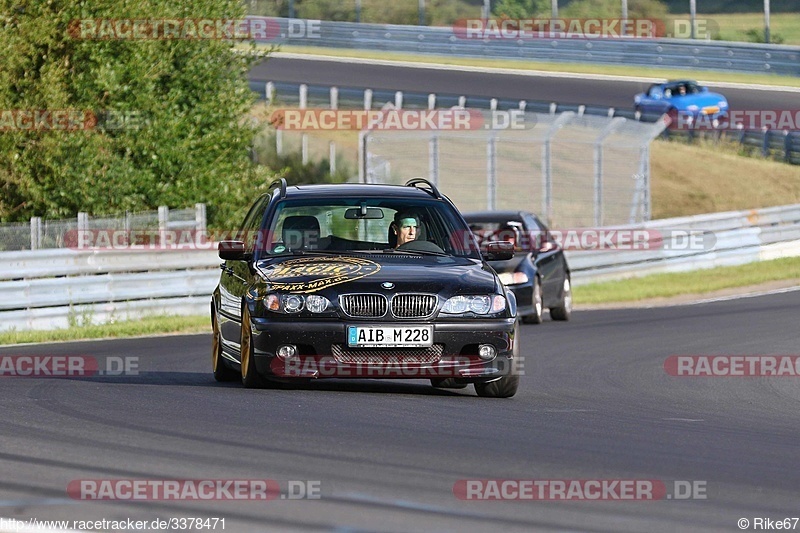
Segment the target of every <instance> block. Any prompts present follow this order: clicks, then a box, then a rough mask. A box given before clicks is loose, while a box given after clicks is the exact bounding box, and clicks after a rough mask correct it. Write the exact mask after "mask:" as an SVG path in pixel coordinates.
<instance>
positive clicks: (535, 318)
mask: <svg viewBox="0 0 800 533" xmlns="http://www.w3.org/2000/svg"><path fill="white" fill-rule="evenodd" d="M532 300H533V302H532V303H533V313H532V314H530V315H524V316H523V317H522V321H523V322H524V323H526V324H541V323H542V311H543V309H544V306H543V304H542V282H541V281H539V276H534V277H533V297H532Z"/></svg>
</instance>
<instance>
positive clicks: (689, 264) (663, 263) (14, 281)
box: [0, 204, 800, 331]
mask: <svg viewBox="0 0 800 533" xmlns="http://www.w3.org/2000/svg"><path fill="white" fill-rule="evenodd" d="M628 228H633V226H629V227H628ZM636 228H644V229H649V230H656V231H658V230H661V231H662V232H663V233H665V234H666V231H664V230H668V229H683V230H686V231H689V232H696V233H698V234H701V235H713V236H714V238H715V239H716V243H715V245H714V246H713V247H710V248H709V249H707V250H700V251H698V250H683V249H669V248H668V247H667V248H659V249H654V250H646V251H623V250H616V251H615V250H606V251H579V252H571V251H570V252H567V256H568V260H569V262H570V267H571V269H572V276H573V280H574V282H575V284H576V285H582V284H586V283H590V282H599V281H607V280H612V279H621V278H627V277H634V276H636V277H638V276H643V275H647V274H655V273H663V272H682V271H687V270H693V269H702V268H711V267H715V266H725V265H739V264H744V263H749V262H754V261H761V260H767V259H775V258H778V257H794V256H800V204H797V205H790V206H782V207H771V208H766V209H756V210H752V211H737V212H729V213H714V214H710V215H698V216H692V217H681V218H672V219H662V220H654V221H651V222H648V223H645V224H643V225H637V226H636ZM219 263H220V259H219V258H218V256H217V252H216V250H213V249H210V250H203V251H182V252H181V251H135V252H134V251H123V250H109V251H86V250H83V251H82V250H63V249H62V250H35V251H24V252H2V253H0V331H2V330H9V329H12V328H14V329H17V330H26V329H53V328H66V327H70V326H71V325H74V324H81V323H88V322H92V323H95V324H97V323H105V322H108V321H110V320H122V319H133V318H137V317H141V316H144V315H148V314H151V315H152V314H184V315H204V314H206V313H208V311H209V302H210V298H211V292H212V290H213V288H214V286H215V285H216V283H217V280H218V279H219V269H218V268H217V266H218V265H219Z"/></svg>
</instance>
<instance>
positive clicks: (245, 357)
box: [239, 304, 264, 389]
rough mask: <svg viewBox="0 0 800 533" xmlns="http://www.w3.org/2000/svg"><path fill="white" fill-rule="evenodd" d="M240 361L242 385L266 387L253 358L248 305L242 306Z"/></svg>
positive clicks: (254, 387)
mask: <svg viewBox="0 0 800 533" xmlns="http://www.w3.org/2000/svg"><path fill="white" fill-rule="evenodd" d="M239 346H240V352H239V355H240V360H241V367H242V385H244V386H245V387H246V388H248V389H259V388H262V387H263V386H264V380H263V379H262V378H261V376H259V375H258V371H257V370H256V363H255V360H254V358H253V332H252V331H251V330H250V310H249V309H248V308H247V305H246V304H245V305H243V306H242V333H241V337H240V341H239Z"/></svg>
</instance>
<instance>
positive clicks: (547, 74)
mask: <svg viewBox="0 0 800 533" xmlns="http://www.w3.org/2000/svg"><path fill="white" fill-rule="evenodd" d="M270 57H276V58H282V59H304V60H307V61H327V62H330V63H350V64H362V65H380V66H385V67H402V68H418V69H433V70H444V71H453V72H482V73H486V74H504V75H512V76H526V77H536V78H564V79H579V80H586V79H589V80H598V81H627V82H640V83H659V82H664V81H667V79H666V78H645V77H638V76H618V75H612V74H583V73H577V72H556V71H552V72H551V71H547V70H522V69H513V68H497V67H475V66H465V65H445V64H440V63H425V62H416V61H395V60H388V59H367V58H363V57H338V56H327V55H320V54H299V53H295V52H273V53H272V54H270ZM698 82H699V83H702V84H703V85H713V86H714V87H722V88H725V89H747V90H751V91H770V92H776V91H780V92H787V93H800V87H784V86H780V85H763V84H753V83H734V82H722V81H704V80H698Z"/></svg>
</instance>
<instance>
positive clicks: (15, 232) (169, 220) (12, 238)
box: [0, 204, 206, 252]
mask: <svg viewBox="0 0 800 533" xmlns="http://www.w3.org/2000/svg"><path fill="white" fill-rule="evenodd" d="M175 229H192V230H197V231H203V230H205V229H206V206H205V204H196V205H195V207H194V209H173V210H170V209H169V208H167V207H159V208H158V210H157V211H139V212H127V213H124V214H121V215H116V216H104V217H90V216H89V215H88V214H87V213H78V216H77V217H76V218H73V219H66V220H46V219H42V218H40V217H33V218H31V220H30V222H29V223H16V224H0V252H9V251H21V250H39V249H45V248H67V247H70V246H74V245H75V235H76V234H77V232H79V231H87V232H89V231H107V232H115V231H125V232H131V231H142V230H153V231H154V232H155V233H154V234H156V235H157V232H158V231H161V230H175Z"/></svg>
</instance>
